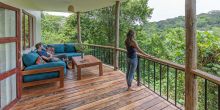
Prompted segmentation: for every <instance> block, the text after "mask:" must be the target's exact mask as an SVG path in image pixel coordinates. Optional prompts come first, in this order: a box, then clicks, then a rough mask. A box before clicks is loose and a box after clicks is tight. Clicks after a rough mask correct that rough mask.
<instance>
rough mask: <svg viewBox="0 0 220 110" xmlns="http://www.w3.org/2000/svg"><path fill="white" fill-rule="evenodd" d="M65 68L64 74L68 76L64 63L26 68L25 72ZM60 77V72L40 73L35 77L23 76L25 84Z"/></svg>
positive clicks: (51, 63) (34, 75)
mask: <svg viewBox="0 0 220 110" xmlns="http://www.w3.org/2000/svg"><path fill="white" fill-rule="evenodd" d="M60 66H63V67H64V74H65V75H66V63H65V62H63V61H58V62H50V63H46V64H39V65H32V66H28V67H26V68H25V70H36V69H43V68H53V67H60ZM57 77H59V74H58V72H47V73H39V74H33V75H25V76H23V82H32V81H39V80H45V79H51V78H57Z"/></svg>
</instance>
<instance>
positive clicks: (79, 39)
mask: <svg viewBox="0 0 220 110" xmlns="http://www.w3.org/2000/svg"><path fill="white" fill-rule="evenodd" d="M77 40H78V43H82V40H81V27H80V12H77Z"/></svg>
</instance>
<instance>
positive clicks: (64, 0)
mask: <svg viewBox="0 0 220 110" xmlns="http://www.w3.org/2000/svg"><path fill="white" fill-rule="evenodd" d="M0 1H1V2H3V3H5V4H8V5H11V6H14V7H17V8H22V9H27V10H35V11H56V12H69V11H68V6H70V5H72V6H73V7H74V12H86V11H91V10H94V9H100V8H103V7H108V6H112V5H113V4H115V2H116V1H121V2H124V1H126V0H0Z"/></svg>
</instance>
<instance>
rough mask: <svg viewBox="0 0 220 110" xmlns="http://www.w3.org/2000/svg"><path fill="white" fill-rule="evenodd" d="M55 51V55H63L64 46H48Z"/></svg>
mask: <svg viewBox="0 0 220 110" xmlns="http://www.w3.org/2000/svg"><path fill="white" fill-rule="evenodd" d="M48 46H52V47H53V48H54V50H55V53H64V44H50V45H48Z"/></svg>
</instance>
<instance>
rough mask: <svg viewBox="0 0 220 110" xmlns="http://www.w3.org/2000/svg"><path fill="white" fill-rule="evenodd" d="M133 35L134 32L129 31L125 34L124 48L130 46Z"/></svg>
mask: <svg viewBox="0 0 220 110" xmlns="http://www.w3.org/2000/svg"><path fill="white" fill-rule="evenodd" d="M134 35H135V32H134V30H132V29H130V30H129V31H128V33H127V38H126V40H125V45H126V46H130V45H131V42H132V40H133V39H134Z"/></svg>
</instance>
